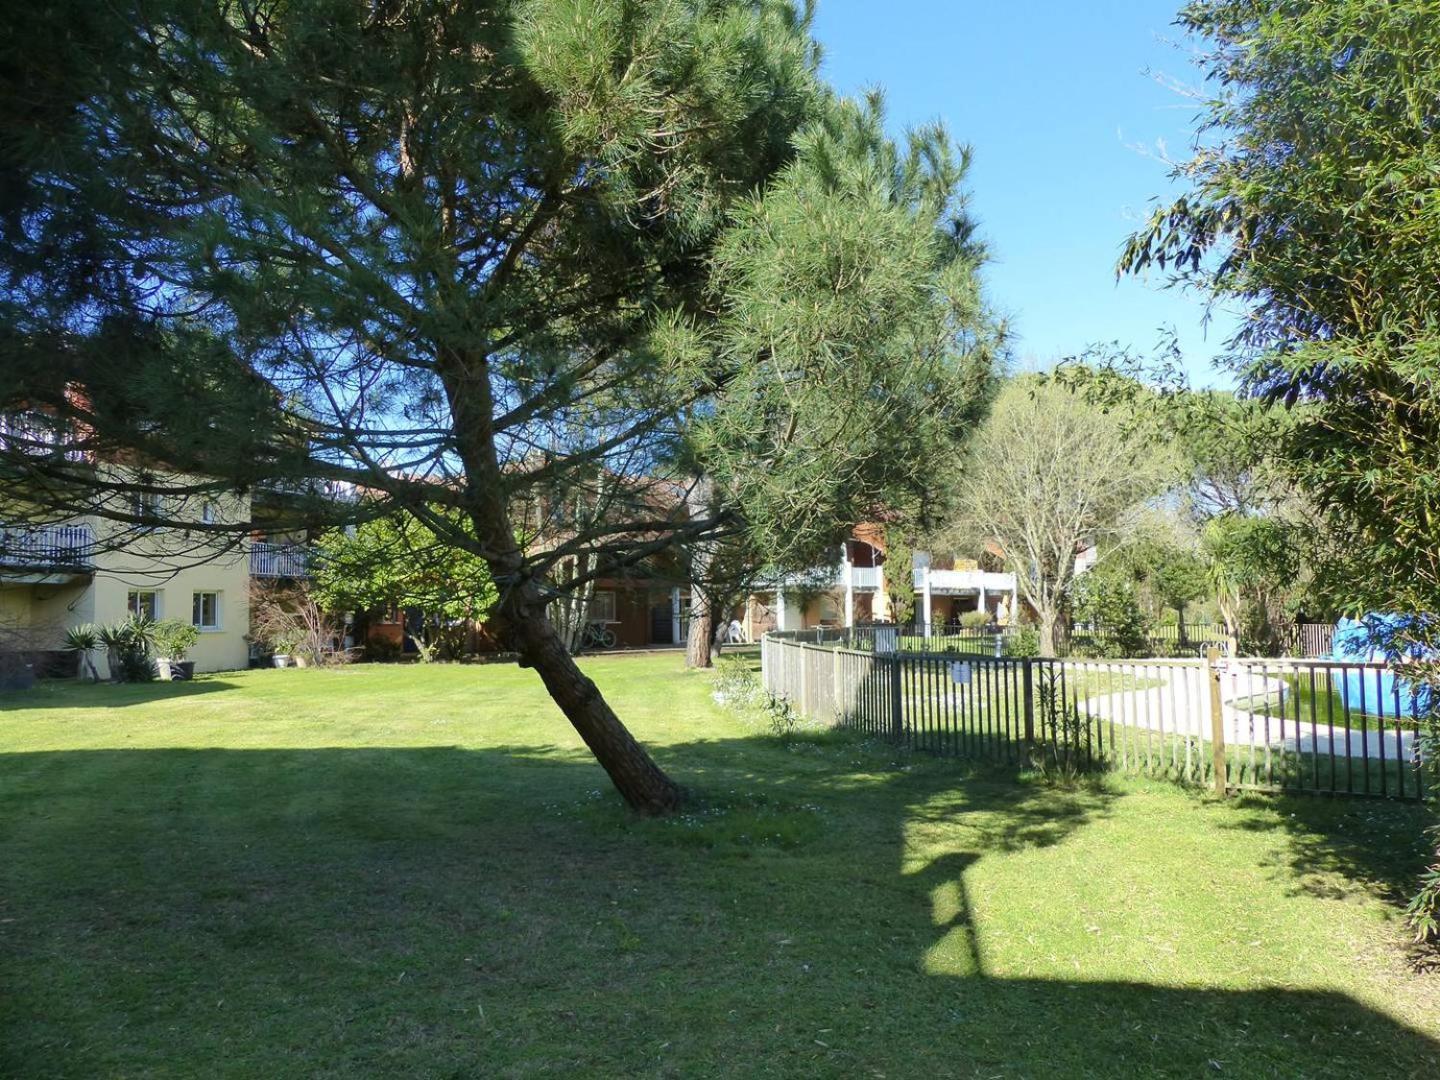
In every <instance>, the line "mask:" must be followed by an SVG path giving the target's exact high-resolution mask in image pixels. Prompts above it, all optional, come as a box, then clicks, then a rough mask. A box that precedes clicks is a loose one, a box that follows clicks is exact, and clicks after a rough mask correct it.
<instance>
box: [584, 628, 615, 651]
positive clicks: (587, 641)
mask: <svg viewBox="0 0 1440 1080" xmlns="http://www.w3.org/2000/svg"><path fill="white" fill-rule="evenodd" d="M580 643H581V645H583V646H584V647H585V648H587V649H613V648H614V647H615V631H614V630H611V629H610V628H609V627H608V626H606V625H605V624H604V623H593V622H592V623H586V624H585V633H584V635H583V636H582V638H581V641H580Z"/></svg>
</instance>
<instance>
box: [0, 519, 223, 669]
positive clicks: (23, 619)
mask: <svg viewBox="0 0 1440 1080" xmlns="http://www.w3.org/2000/svg"><path fill="white" fill-rule="evenodd" d="M214 503H215V513H216V516H217V520H220V521H233V522H245V521H248V519H249V516H250V507H249V500H248V498H245V497H241V496H227V497H224V498H220V499H216V500H214ZM190 512H191V513H192V514H193V513H194V512H195V511H193V510H192V511H190ZM160 516H161V517H162V519H163V518H164V517H165V516H166V515H165V513H164V510H163V509H162V511H161V513H160ZM79 520H80V521H83V522H85V523H87V524H89V525H90V527H91V528H92V529H93V530H94V532H95V535H96V538H97V540H98V541H99V544H98V546H99V547H100V548H101V549H102V550H100V551H99V552H98V553H97V555H96V557H95V570H94V573H93V575H92V576H91V577H90V578H89V579H85V578H81V579H79V580H78V581H75V582H72V583H65V582H61V581H58V580H57V581H55V582H50V583H40V584H17V583H14V582H13V581H12V582H11V583H8V584H7V583H5V582H3V581H0V619H4V620H14V621H16V622H19V623H20V624H22V625H29V626H30V627H32V628H33V629H35V630H37V631H40V632H41V634H42V635H43V636H44V637H46V638H49V639H52V640H50V641H47V642H46V643H45V644H47V645H48V646H49V647H50V648H59V646H60V643H61V638H62V637H63V635H64V632H65V629H66V628H67V627H70V626H76V625H78V624H80V623H95V624H97V625H100V624H105V623H115V622H120V621H121V620H123V619H124V618H125V617H126V616H127V615H128V613H129V598H130V592H131V590H140V589H144V590H153V591H154V592H156V593H157V594H158V597H157V599H158V611H157V612H156V614H157V617H158V618H161V619H180V620H182V621H184V622H190V621H191V616H192V611H193V602H194V595H195V593H196V592H202V591H203V592H217V593H219V594H220V606H219V614H220V625H219V628H218V629H216V630H202V631H201V632H200V640H199V642H198V643H197V644H196V646H195V648H194V649H192V650H191V651H190V659H191V660H194V661H195V669H196V670H197V671H227V670H233V669H236V668H243V667H246V666H247V665H248V663H249V658H250V649H249V645H248V643H247V642H246V640H245V636H246V634H248V633H249V630H250V560H249V541H248V540H245V541H243V542H241V543H239V544H237V543H236V541H235V539H234V537H233V536H231V537H227V538H225V539H221V540H213V539H211V538H210V537H209V536H208V535H207V534H205V533H203V532H198V531H190V530H185V529H179V528H172V527H159V528H154V529H151V530H150V531H148V532H147V533H145V534H143V535H135V534H134V532H133V530H130V529H128V528H127V527H126V526H122V525H117V524H115V523H113V522H109V521H107V520H104V519H99V518H93V517H92V518H82V519H79ZM189 520H195V519H194V517H193V516H192V517H190V518H189ZM119 538H123V544H121V545H120V546H118V547H116V549H115V550H104V549H105V548H107V546H113V545H115V544H116V543H117V541H118V539H119ZM95 661H96V665H97V667H99V669H100V674H101V676H102V677H105V676H107V675H108V671H107V670H106V663H105V657H104V655H103V654H97V655H96V657H95Z"/></svg>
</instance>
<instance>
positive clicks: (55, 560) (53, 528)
mask: <svg viewBox="0 0 1440 1080" xmlns="http://www.w3.org/2000/svg"><path fill="white" fill-rule="evenodd" d="M94 559H95V533H94V532H93V531H92V530H91V528H90V526H89V525H33V526H24V525H20V526H9V527H0V566H8V567H24V568H29V569H39V570H48V569H61V568H63V569H74V570H85V569H89V568H90V566H91V565H92V564H93V563H94Z"/></svg>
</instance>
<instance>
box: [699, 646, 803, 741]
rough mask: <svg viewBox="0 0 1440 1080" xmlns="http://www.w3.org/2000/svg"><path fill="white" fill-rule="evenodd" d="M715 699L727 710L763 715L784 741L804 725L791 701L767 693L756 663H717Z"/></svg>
mask: <svg viewBox="0 0 1440 1080" xmlns="http://www.w3.org/2000/svg"><path fill="white" fill-rule="evenodd" d="M715 698H716V700H717V701H719V702H720V704H722V705H724V706H726V707H727V708H731V709H736V710H738V711H741V712H757V713H759V714H760V715H761V716H763V717H764V719H765V720H766V721H767V722H768V723H769V725H770V731H771V732H772V733H773V734H774V735H776V736H777V737H779V738H782V739H783V738H787V737H789V736H790V735H792V734H794V732H795V729H796V728H797V727H799V726H800V717H799V714H797V713H796V712H795V710H794V709H792V708H791V707H790V703H789V702H787V701H785V700H784V699H782V698H778V697H775V696H774V695H773V694H769V693H767V692H766V690H765V687H764V685H763V684H762V683H761V681H760V675H759V673H758V672H756V670H755V668H754V665H753V663H752V662H751V661H749V660H747V659H745V658H744V657H739V656H729V657H722V658H721V659H720V660H719V661H718V662H717V663H716V664H715Z"/></svg>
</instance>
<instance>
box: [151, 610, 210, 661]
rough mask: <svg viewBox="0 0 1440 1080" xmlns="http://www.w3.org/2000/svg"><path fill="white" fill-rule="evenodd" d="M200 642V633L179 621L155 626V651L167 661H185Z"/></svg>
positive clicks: (163, 621)
mask: <svg viewBox="0 0 1440 1080" xmlns="http://www.w3.org/2000/svg"><path fill="white" fill-rule="evenodd" d="M199 640H200V631H199V630H197V629H196V628H195V627H194V626H192V625H190V624H189V623H187V622H182V621H180V620H179V619H163V620H161V621H160V622H158V623H156V624H155V649H156V651H157V652H158V653H159V654H160V655H161V656H163V657H164V658H165V659H166V660H184V659H185V658H186V656H187V655H189V652H190V650H191V649H193V648H194V647H195V645H196V643H197V642H198V641H199Z"/></svg>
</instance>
